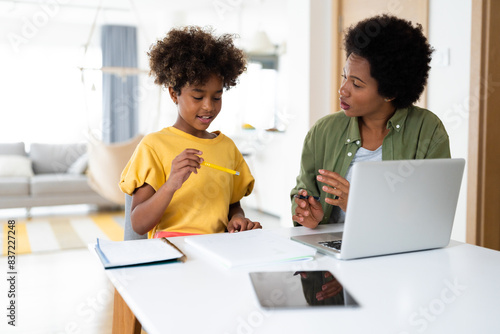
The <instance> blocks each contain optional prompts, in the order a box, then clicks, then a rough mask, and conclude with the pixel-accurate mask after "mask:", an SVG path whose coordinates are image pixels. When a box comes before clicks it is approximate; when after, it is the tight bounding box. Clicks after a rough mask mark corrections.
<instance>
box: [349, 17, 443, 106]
mask: <svg viewBox="0 0 500 334" xmlns="http://www.w3.org/2000/svg"><path fill="white" fill-rule="evenodd" d="M344 47H345V51H346V56H347V57H349V55H350V54H351V53H354V54H356V55H358V56H361V57H363V58H365V59H366V60H368V62H369V63H370V71H371V76H372V77H373V78H374V79H375V80H377V82H378V92H379V94H380V95H382V96H384V97H388V98H394V100H393V101H392V104H393V105H394V106H395V107H396V108H406V107H409V106H410V105H411V104H412V103H415V102H416V101H417V100H418V98H419V97H420V95H421V94H422V92H423V91H424V86H425V84H426V83H427V77H428V74H429V70H430V65H429V64H430V62H431V55H432V52H433V51H434V50H433V48H432V47H431V46H430V45H429V43H428V42H427V38H426V37H425V36H424V34H423V33H422V26H421V25H420V24H417V25H416V27H414V26H413V25H412V23H411V22H410V21H407V20H403V19H400V18H397V17H394V16H390V15H381V16H374V17H371V18H368V19H366V20H363V21H361V22H359V23H357V24H356V25H354V26H351V27H350V28H349V29H348V30H347V33H346V35H345V37H344Z"/></svg>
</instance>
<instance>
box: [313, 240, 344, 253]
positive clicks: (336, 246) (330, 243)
mask: <svg viewBox="0 0 500 334" xmlns="http://www.w3.org/2000/svg"><path fill="white" fill-rule="evenodd" d="M318 243H319V244H320V245H322V246H325V247H328V248H333V249H336V250H338V251H339V250H340V247H341V246H342V240H332V241H319V242H318Z"/></svg>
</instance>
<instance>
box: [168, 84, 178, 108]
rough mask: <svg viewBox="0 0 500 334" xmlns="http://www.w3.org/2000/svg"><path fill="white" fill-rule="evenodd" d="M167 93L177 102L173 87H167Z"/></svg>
mask: <svg viewBox="0 0 500 334" xmlns="http://www.w3.org/2000/svg"><path fill="white" fill-rule="evenodd" d="M168 94H169V95H170V98H171V99H172V101H174V103H175V104H177V93H176V91H175V90H174V87H168Z"/></svg>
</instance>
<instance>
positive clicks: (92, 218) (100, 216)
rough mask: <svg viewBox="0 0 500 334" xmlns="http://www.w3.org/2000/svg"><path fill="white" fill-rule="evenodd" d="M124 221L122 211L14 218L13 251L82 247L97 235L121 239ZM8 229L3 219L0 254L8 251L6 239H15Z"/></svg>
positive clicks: (92, 240)
mask: <svg viewBox="0 0 500 334" xmlns="http://www.w3.org/2000/svg"><path fill="white" fill-rule="evenodd" d="M124 220H125V219H124V215H123V212H114V213H95V214H89V215H81V216H49V217H36V218H31V219H15V254H16V255H19V254H29V253H34V252H47V251H58V250H66V249H75V248H84V247H87V246H88V244H90V243H95V242H96V238H100V239H105V240H113V241H119V240H123V229H124ZM8 230H9V226H8V220H7V219H4V221H3V222H2V228H1V229H0V246H1V249H2V256H5V255H7V253H8V252H7V251H8V245H9V240H10V241H11V243H10V245H12V241H13V240H14V239H13V237H14V236H13V235H12V233H10V234H9V233H8ZM9 235H10V239H9ZM11 250H12V248H11Z"/></svg>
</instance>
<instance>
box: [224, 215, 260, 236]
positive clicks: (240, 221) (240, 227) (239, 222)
mask: <svg viewBox="0 0 500 334" xmlns="http://www.w3.org/2000/svg"><path fill="white" fill-rule="evenodd" d="M258 228H262V226H261V225H260V223H259V222H254V221H251V220H250V219H248V218H245V217H243V216H241V215H234V216H233V217H232V218H231V220H230V221H229V223H228V224H227V231H228V232H229V233H233V232H239V231H246V230H255V229H258Z"/></svg>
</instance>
